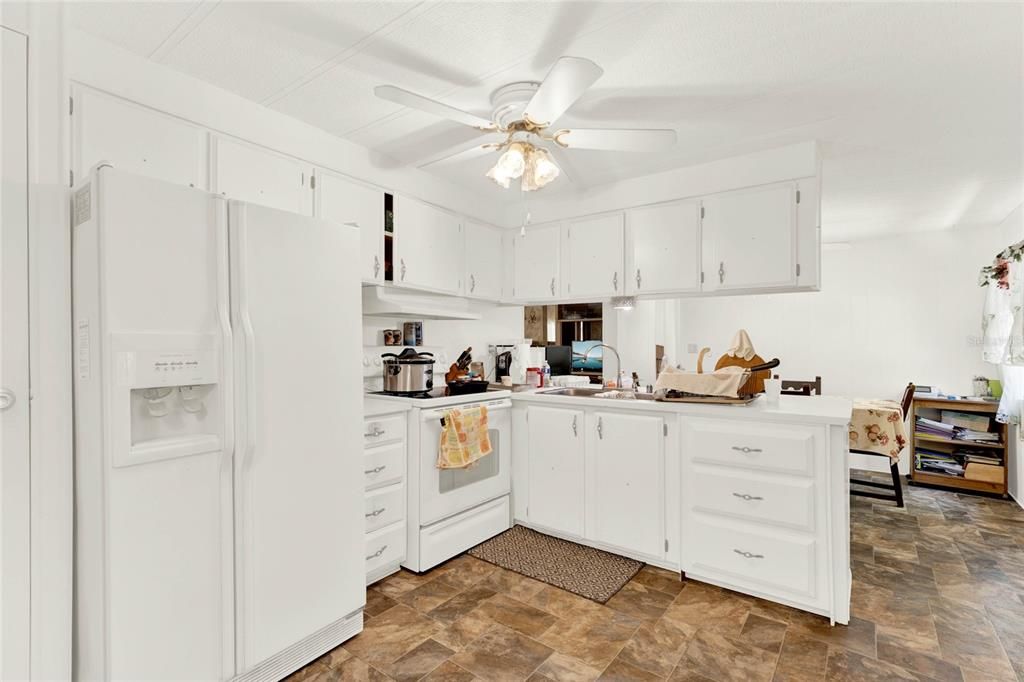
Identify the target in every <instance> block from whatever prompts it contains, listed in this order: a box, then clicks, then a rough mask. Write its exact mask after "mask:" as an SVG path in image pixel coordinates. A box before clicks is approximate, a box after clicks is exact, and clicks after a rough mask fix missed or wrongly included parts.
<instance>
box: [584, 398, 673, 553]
mask: <svg viewBox="0 0 1024 682" xmlns="http://www.w3.org/2000/svg"><path fill="white" fill-rule="evenodd" d="M588 431H589V433H590V436H591V438H590V445H591V447H590V448H589V449H588V452H587V476H588V480H587V494H586V498H587V500H590V501H592V504H588V505H587V537H588V538H590V539H592V540H595V541H597V542H600V543H602V544H605V545H611V546H614V547H622V548H625V549H628V550H630V551H632V552H635V553H639V554H645V555H648V556H654V557H661V556H663V555H664V553H665V551H667V549H668V548H667V547H665V544H666V542H667V540H666V533H665V441H666V438H667V435H668V428H667V426H666V424H665V420H664V419H663V418H662V417H661V415H658V414H643V413H639V412H632V413H623V412H607V411H598V412H593V413H591V414H590V415H589V419H588Z"/></svg>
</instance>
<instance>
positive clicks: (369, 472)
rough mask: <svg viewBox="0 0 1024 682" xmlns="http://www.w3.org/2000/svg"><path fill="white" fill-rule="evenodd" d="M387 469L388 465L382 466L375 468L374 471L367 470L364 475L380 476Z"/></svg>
mask: <svg viewBox="0 0 1024 682" xmlns="http://www.w3.org/2000/svg"><path fill="white" fill-rule="evenodd" d="M387 468H388V465H387V464H381V465H380V466H379V467H373V468H372V469H367V470H366V471H364V472H363V473H364V474H368V475H372V474H379V473H380V472H382V471H384V470H385V469H387Z"/></svg>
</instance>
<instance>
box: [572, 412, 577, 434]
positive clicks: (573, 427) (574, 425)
mask: <svg viewBox="0 0 1024 682" xmlns="http://www.w3.org/2000/svg"><path fill="white" fill-rule="evenodd" d="M572 435H573V437H574V438H576V437H579V434H578V433H577V432H576V415H573V416H572Z"/></svg>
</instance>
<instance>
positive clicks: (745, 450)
mask: <svg viewBox="0 0 1024 682" xmlns="http://www.w3.org/2000/svg"><path fill="white" fill-rule="evenodd" d="M732 449H733V450H735V451H736V452H742V453H743V454H745V455H746V454H749V453H751V452H764V450H762V449H761V448H748V447H747V446H746V445H744V446H743V447H740V446H739V445H733V446H732Z"/></svg>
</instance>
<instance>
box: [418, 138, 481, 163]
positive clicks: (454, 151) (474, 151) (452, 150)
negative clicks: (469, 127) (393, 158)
mask: <svg viewBox="0 0 1024 682" xmlns="http://www.w3.org/2000/svg"><path fill="white" fill-rule="evenodd" d="M496 149H497V145H496V144H494V143H487V144H480V143H476V144H474V145H472V146H470V147H467V146H466V145H465V144H460V145H456V146H454V147H449V148H448V149H446V150H445V151H443V152H440V153H439V154H435V155H433V156H431V157H428V158H427V159H425V160H423V161H420V162H418V163H417V164H416V167H417V168H426V167H427V166H433V165H435V164H438V163H444V164H449V163H457V162H459V161H466V160H468V159H475V158H477V157H478V156H484V155H485V154H492V153H494V151H495V150H496Z"/></svg>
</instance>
